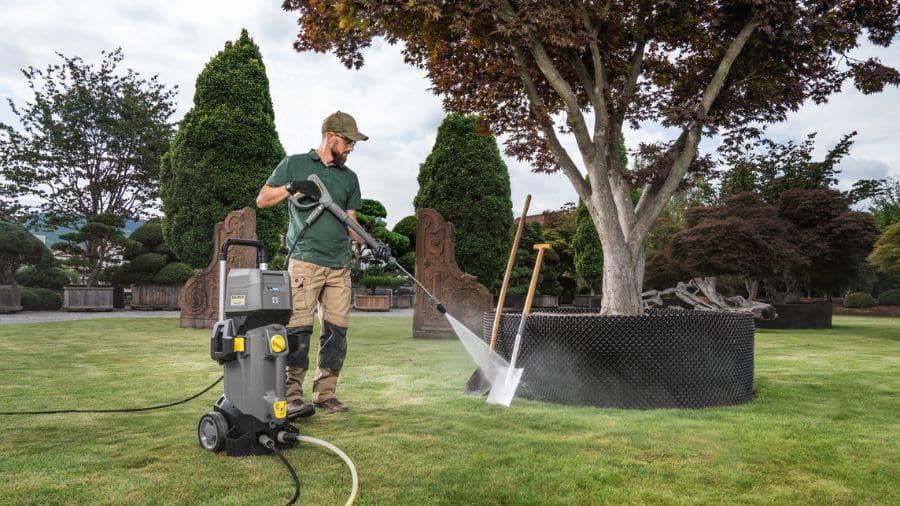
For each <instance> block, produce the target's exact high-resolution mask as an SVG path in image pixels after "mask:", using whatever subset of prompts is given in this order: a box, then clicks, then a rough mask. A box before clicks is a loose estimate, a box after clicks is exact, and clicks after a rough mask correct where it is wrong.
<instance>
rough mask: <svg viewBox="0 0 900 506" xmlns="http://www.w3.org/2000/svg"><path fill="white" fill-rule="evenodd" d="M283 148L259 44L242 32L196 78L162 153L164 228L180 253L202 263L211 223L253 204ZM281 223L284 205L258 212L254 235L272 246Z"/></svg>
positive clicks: (187, 260) (209, 241)
mask: <svg viewBox="0 0 900 506" xmlns="http://www.w3.org/2000/svg"><path fill="white" fill-rule="evenodd" d="M284 154H285V153H284V148H283V147H282V146H281V142H280V141H279V140H278V133H277V132H276V130H275V114H274V111H273V110H272V97H271V95H270V94H269V79H268V78H267V77H266V68H265V66H264V65H263V62H262V56H261V55H260V52H259V47H258V46H257V45H256V44H255V43H254V42H253V40H252V39H251V38H250V36H249V35H248V34H247V30H242V31H241V36H240V38H239V39H238V40H237V41H236V42H234V43H232V42H230V41H229V42H227V43H226V44H225V49H223V50H222V51H221V52H219V54H218V55H216V56H215V57H214V58H212V59H211V60H210V61H209V63H208V64H207V65H206V68H205V69H203V72H201V73H200V75H199V76H198V77H197V87H196V92H195V93H194V107H193V109H191V110H190V111H189V112H188V113H187V114H186V115H185V117H184V120H182V122H181V124H180V126H179V129H178V134H177V135H176V136H175V140H174V141H172V146H171V147H170V148H169V151H168V152H167V153H166V154H165V155H164V156H163V159H162V166H161V171H160V182H161V190H162V191H161V197H162V202H163V211H164V212H165V214H166V222H165V226H164V229H163V234H164V237H165V241H166V244H168V246H169V247H170V248H171V249H172V251H173V252H174V253H175V255H176V256H177V257H178V259H179V260H181V261H182V262H185V263H188V264H190V265H191V266H193V267H198V268H199V267H205V266H206V265H207V264H208V263H209V261H210V258H212V248H213V237H212V234H213V227H214V226H215V224H216V223H217V222H219V221H222V220H223V219H224V218H225V216H226V215H227V214H228V213H229V212H231V211H234V210H236V209H241V208H243V207H246V206H253V205H254V202H255V199H256V195H257V193H258V192H259V188H260V187H261V186H262V185H263V183H264V182H265V181H266V178H267V177H268V176H269V174H270V173H271V172H272V169H273V168H274V167H275V165H276V164H277V163H278V161H279V160H281V159H282V158H283V157H284ZM286 223H287V208H286V206H275V207H272V208H268V209H258V210H257V215H256V234H257V238H258V239H259V240H260V241H262V242H263V243H264V244H265V245H266V246H267V247H268V248H269V251H270V252H275V251H278V247H279V245H280V240H279V234H280V232H281V229H282V227H283V226H284V225H285V224H286Z"/></svg>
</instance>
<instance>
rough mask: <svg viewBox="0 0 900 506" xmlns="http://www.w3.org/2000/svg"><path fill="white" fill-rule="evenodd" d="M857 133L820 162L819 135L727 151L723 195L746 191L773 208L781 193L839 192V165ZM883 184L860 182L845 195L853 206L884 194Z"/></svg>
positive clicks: (759, 142)
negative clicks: (816, 155)
mask: <svg viewBox="0 0 900 506" xmlns="http://www.w3.org/2000/svg"><path fill="white" fill-rule="evenodd" d="M855 135H856V132H850V133H849V134H846V135H844V136H843V137H842V138H841V140H840V141H838V143H837V144H835V145H834V147H832V148H831V149H830V150H829V151H828V153H826V154H825V157H824V158H823V159H822V160H821V161H812V151H813V148H814V147H815V146H814V145H813V141H814V140H815V138H816V133H815V132H813V133H811V134H809V135H807V136H806V140H805V141H803V142H802V143H800V144H798V143H796V142H794V141H788V142H786V143H784V144H779V143H777V142H774V141H772V140H770V139H758V140H754V141H753V142H748V143H747V144H745V145H743V146H740V147H737V146H729V147H727V148H726V149H725V163H726V165H727V166H728V167H730V168H729V169H728V170H726V171H725V172H724V173H723V174H722V176H721V179H722V184H721V188H720V195H722V196H727V195H734V194H736V193H740V192H744V191H752V192H756V193H758V194H760V195H761V196H762V198H763V200H765V201H766V202H768V203H770V204H773V203H775V201H777V200H778V197H780V196H781V194H782V193H784V192H786V191H788V190H792V189H801V190H817V189H832V190H835V189H837V184H838V179H837V175H838V174H839V173H840V170H839V169H838V168H837V165H838V164H839V163H840V161H841V160H842V159H843V158H844V157H845V156H847V154H848V153H849V152H850V147H851V146H852V145H853V137H854V136H855ZM883 184H884V181H879V180H872V179H860V180H857V181H856V182H855V183H854V184H853V189H851V190H850V191H849V192H846V193H845V194H844V195H845V196H846V197H847V198H848V199H849V201H850V203H856V202H859V201H861V200H864V199H867V198H870V197H873V196H875V195H878V194H879V193H881V192H882V191H883V190H882V186H883Z"/></svg>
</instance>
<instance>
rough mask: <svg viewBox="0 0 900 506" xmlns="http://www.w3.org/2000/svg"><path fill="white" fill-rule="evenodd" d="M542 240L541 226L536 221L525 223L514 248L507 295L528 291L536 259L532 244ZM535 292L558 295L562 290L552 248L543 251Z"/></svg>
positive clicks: (557, 264) (521, 293) (557, 260)
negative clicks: (517, 243) (514, 252)
mask: <svg viewBox="0 0 900 506" xmlns="http://www.w3.org/2000/svg"><path fill="white" fill-rule="evenodd" d="M542 242H544V236H543V233H542V231H541V226H540V225H539V224H537V223H525V226H524V227H522V238H521V239H520V241H519V249H518V250H516V265H515V267H514V268H513V270H512V273H511V274H510V277H509V289H508V290H509V295H514V296H521V295H525V294H526V293H528V285H529V284H530V283H531V276H532V274H533V272H534V263H535V261H536V260H537V251H535V249H534V245H535V244H538V243H542ZM536 292H537V293H538V294H539V295H559V294H560V293H561V292H562V286H561V285H560V283H559V255H557V254H556V252H555V251H553V249H552V248H551V249H549V250H546V251H544V258H543V261H542V265H541V272H540V274H539V277H538V284H537V288H536Z"/></svg>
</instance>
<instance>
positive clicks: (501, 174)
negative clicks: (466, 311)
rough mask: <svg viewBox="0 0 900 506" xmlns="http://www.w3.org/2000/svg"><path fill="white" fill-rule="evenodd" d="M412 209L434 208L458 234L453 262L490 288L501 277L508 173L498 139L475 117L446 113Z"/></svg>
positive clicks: (509, 221) (421, 173)
mask: <svg viewBox="0 0 900 506" xmlns="http://www.w3.org/2000/svg"><path fill="white" fill-rule="evenodd" d="M413 205H414V206H415V208H416V209H419V208H423V207H425V208H430V209H434V210H436V211H437V212H438V213H440V215H441V216H442V217H443V218H444V219H445V220H447V221H449V222H450V223H453V229H454V231H455V233H456V263H457V264H458V265H459V268H460V270H462V271H463V272H467V273H469V274H472V275H473V276H475V277H477V278H478V281H479V282H480V283H481V284H483V285H484V286H485V287H487V289H488V290H495V289H497V287H498V286H499V283H500V280H501V279H502V277H503V268H504V267H505V266H506V258H508V255H509V245H510V242H511V240H512V236H511V235H510V230H511V225H512V201H511V200H510V196H509V171H508V170H507V168H506V164H505V163H504V162H503V159H501V158H500V151H499V150H498V149H497V141H496V140H495V139H494V138H493V137H492V136H491V135H490V134H489V133H488V132H486V131H484V130H483V129H482V128H480V127H479V125H478V119H477V118H476V117H474V116H463V115H461V114H450V115H448V116H447V117H446V118H444V121H443V122H442V123H441V126H440V128H438V134H437V139H436V140H435V142H434V148H432V150H431V153H430V154H429V155H428V158H427V159H426V160H425V163H423V164H422V166H421V168H420V169H419V193H418V194H417V195H416V197H415V199H414V200H413Z"/></svg>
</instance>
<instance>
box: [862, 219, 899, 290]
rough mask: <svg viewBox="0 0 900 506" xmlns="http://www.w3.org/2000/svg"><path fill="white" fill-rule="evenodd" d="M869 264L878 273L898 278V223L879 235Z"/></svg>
mask: <svg viewBox="0 0 900 506" xmlns="http://www.w3.org/2000/svg"><path fill="white" fill-rule="evenodd" d="M869 262H870V263H871V264H872V266H874V267H875V269H876V270H878V271H879V272H882V273H884V274H887V275H889V276H896V277H898V278H900V223H894V224H893V225H891V226H889V227H888V228H887V229H886V230H885V231H884V233H883V234H881V237H879V238H878V241H877V242H876V243H875V248H874V249H873V250H872V253H871V254H870V255H869Z"/></svg>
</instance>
